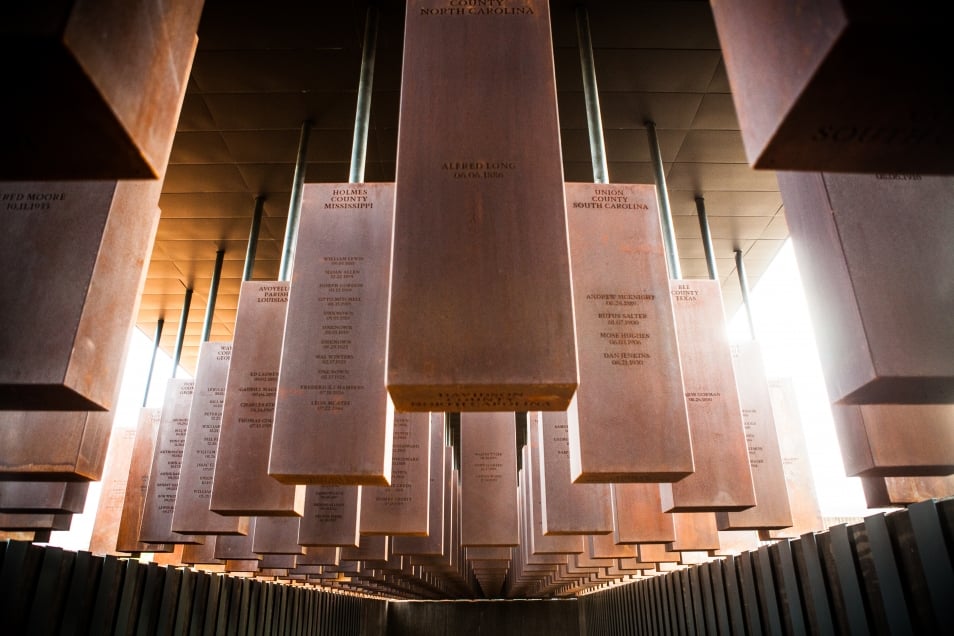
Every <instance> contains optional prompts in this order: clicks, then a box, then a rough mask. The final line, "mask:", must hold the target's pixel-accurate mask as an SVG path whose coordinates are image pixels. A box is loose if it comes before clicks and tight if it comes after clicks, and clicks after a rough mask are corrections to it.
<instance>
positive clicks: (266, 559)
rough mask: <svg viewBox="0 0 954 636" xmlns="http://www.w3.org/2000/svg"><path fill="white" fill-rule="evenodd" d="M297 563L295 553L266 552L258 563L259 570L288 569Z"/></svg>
mask: <svg viewBox="0 0 954 636" xmlns="http://www.w3.org/2000/svg"><path fill="white" fill-rule="evenodd" d="M297 565H298V555H297V554H266V555H264V556H262V560H261V561H259V563H258V566H259V569H261V570H290V569H292V568H294V567H296V566H297Z"/></svg>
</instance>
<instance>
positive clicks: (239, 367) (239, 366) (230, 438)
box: [210, 281, 304, 516]
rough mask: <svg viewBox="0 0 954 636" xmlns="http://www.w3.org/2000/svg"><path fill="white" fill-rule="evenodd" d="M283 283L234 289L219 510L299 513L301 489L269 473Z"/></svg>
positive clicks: (215, 502) (218, 463) (216, 492)
mask: <svg viewBox="0 0 954 636" xmlns="http://www.w3.org/2000/svg"><path fill="white" fill-rule="evenodd" d="M287 304H288V283H285V282H274V281H269V282H263V281H255V282H251V281H250V282H245V283H242V291H241V294H240V295H239V303H238V311H237V313H236V316H235V330H234V332H233V341H232V360H231V363H230V365H229V376H228V382H227V384H226V388H225V405H224V406H223V411H222V426H221V428H220V429H219V445H218V449H217V450H216V454H215V473H214V474H213V476H212V498H211V504H210V508H211V509H212V510H213V511H215V512H217V513H219V514H223V515H239V516H242V515H262V516H270V515H278V516H297V515H300V514H301V512H302V510H303V505H304V489H303V488H296V487H295V486H289V485H284V484H280V483H278V482H277V481H275V480H274V479H273V478H271V477H269V475H268V455H269V444H270V443H271V437H272V418H273V416H274V412H275V390H276V387H277V385H278V367H279V362H280V361H281V355H282V335H283V329H284V324H285V309H286V306H287Z"/></svg>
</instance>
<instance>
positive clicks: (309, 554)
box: [297, 546, 341, 566]
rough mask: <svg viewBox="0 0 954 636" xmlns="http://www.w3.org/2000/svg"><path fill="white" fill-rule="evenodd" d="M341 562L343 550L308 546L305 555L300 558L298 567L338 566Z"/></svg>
mask: <svg viewBox="0 0 954 636" xmlns="http://www.w3.org/2000/svg"><path fill="white" fill-rule="evenodd" d="M339 561H341V548H339V547H324V548H318V547H313V546H308V547H306V548H305V553H304V554H303V555H301V556H299V557H298V561H297V563H298V565H331V566H334V565H338V562H339Z"/></svg>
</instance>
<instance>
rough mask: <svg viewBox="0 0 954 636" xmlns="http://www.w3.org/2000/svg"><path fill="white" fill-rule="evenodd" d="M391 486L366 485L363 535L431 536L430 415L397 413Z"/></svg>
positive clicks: (362, 519)
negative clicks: (429, 506)
mask: <svg viewBox="0 0 954 636" xmlns="http://www.w3.org/2000/svg"><path fill="white" fill-rule="evenodd" d="M393 418H394V424H393V440H394V444H393V450H392V451H391V485H390V486H366V487H365V488H364V493H363V496H362V498H361V534H386V535H392V536H394V535H398V536H400V535H405V536H423V535H426V534H427V505H428V491H429V490H430V489H429V485H430V484H429V479H428V462H429V461H430V445H429V444H428V442H429V437H430V421H431V417H430V413H401V412H396V413H394V414H393Z"/></svg>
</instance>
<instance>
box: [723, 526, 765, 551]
mask: <svg viewBox="0 0 954 636" xmlns="http://www.w3.org/2000/svg"><path fill="white" fill-rule="evenodd" d="M772 532H776V531H775V530H773V531H772ZM759 541H760V540H759V532H758V531H757V530H719V549H718V550H716V555H728V554H734V555H738V554H741V553H743V552H748V551H749V550H755V549H757V548H758V547H759V545H760V543H759Z"/></svg>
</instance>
